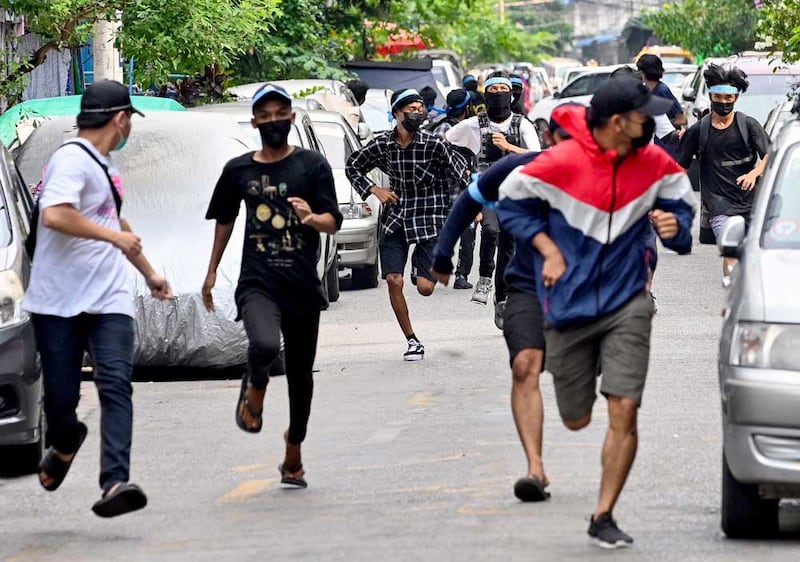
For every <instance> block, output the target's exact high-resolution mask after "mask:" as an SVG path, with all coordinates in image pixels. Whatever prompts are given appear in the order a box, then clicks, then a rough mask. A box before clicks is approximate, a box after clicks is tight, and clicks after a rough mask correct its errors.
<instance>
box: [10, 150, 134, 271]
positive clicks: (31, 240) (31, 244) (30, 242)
mask: <svg viewBox="0 0 800 562" xmlns="http://www.w3.org/2000/svg"><path fill="white" fill-rule="evenodd" d="M71 144H72V145H75V146H79V147H80V148H81V149H82V150H83V151H84V152H85V153H86V154H88V155H89V156H90V157H91V158H92V160H94V161H95V162H97V165H98V166H100V167H101V168H103V171H104V172H105V174H106V177H107V178H108V185H109V187H110V188H111V194H112V195H113V196H114V204H115V205H116V207H117V216H119V213H120V211H121V210H122V198H121V197H120V195H119V192H117V188H116V187H115V186H114V180H113V179H111V174H109V173H108V166H106V165H105V164H103V163H102V162H100V160H99V159H98V158H97V156H95V155H94V154H93V153H92V151H91V150H89V149H88V148H87V147H86V145H84V144H83V143H80V142H65V143H64V144H62V145H61V146H60V147H59V149H61V148H64V147H65V146H69V145H71ZM40 198H41V191H40V193H39V197H37V199H36V205H35V206H34V207H33V212H32V213H31V230H30V232H29V233H28V237H27V238H26V239H25V250H27V252H28V257H30V259H31V260H33V254H34V252H35V251H36V234H37V231H38V230H39V212H40V211H39V199H40Z"/></svg>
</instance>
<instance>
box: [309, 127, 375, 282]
mask: <svg viewBox="0 0 800 562" xmlns="http://www.w3.org/2000/svg"><path fill="white" fill-rule="evenodd" d="M308 115H309V117H310V118H311V122H312V123H313V124H314V128H315V129H316V131H317V134H318V135H319V138H320V140H321V142H322V146H323V147H324V148H325V155H326V157H327V158H328V163H329V164H330V165H331V168H332V169H333V177H334V180H335V181H336V197H337V199H338V201H339V210H340V211H341V212H342V215H343V216H344V221H343V223H342V228H341V230H340V231H339V232H338V235H337V238H336V240H337V251H338V253H339V267H340V269H344V268H346V269H349V270H350V272H351V274H350V287H351V288H353V289H370V288H373V287H377V286H378V218H379V217H380V214H381V204H380V201H379V200H378V198H377V197H376V196H374V195H370V196H369V197H367V200H366V201H364V200H363V199H362V198H361V196H360V195H359V194H358V192H356V190H355V189H353V186H352V185H351V184H350V181H349V180H348V179H347V176H346V175H345V165H346V163H347V159H348V158H349V157H350V155H351V154H352V153H353V152H355V151H356V150H358V149H360V148H361V141H360V139H359V138H358V136H357V135H356V133H355V132H354V131H353V129H352V128H351V127H350V125H349V124H348V123H347V121H346V120H345V119H344V118H343V117H342V116H341V115H340V114H339V113H334V112H331V111H311V112H309V114H308ZM371 179H372V181H373V182H375V185H379V186H384V185H387V182H386V180H384V178H383V174H382V173H381V172H380V171H378V170H375V171H373V172H372V173H371Z"/></svg>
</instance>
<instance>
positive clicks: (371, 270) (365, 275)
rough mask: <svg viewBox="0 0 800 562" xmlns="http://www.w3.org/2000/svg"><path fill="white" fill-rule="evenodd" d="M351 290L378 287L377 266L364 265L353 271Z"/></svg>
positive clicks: (375, 264)
mask: <svg viewBox="0 0 800 562" xmlns="http://www.w3.org/2000/svg"><path fill="white" fill-rule="evenodd" d="M351 286H352V288H353V289H374V288H375V287H377V286H378V264H377V263H374V264H372V265H365V266H364V267H359V268H357V269H354V270H353V280H352V281H351Z"/></svg>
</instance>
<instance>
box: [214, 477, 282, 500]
mask: <svg viewBox="0 0 800 562" xmlns="http://www.w3.org/2000/svg"><path fill="white" fill-rule="evenodd" d="M277 481H278V479H277V478H269V479H267V480H245V481H244V482H242V483H240V484H239V485H237V486H236V487H235V488H234V489H233V490H231V491H230V492H228V493H227V494H225V495H224V496H222V498H220V500H219V502H218V503H241V502H245V501H247V500H249V499H250V498H252V497H253V496H255V495H257V494H260V493H261V492H263V491H264V490H266V489H267V488H269V487H270V486H272V485H273V484H275V483H276V482H277Z"/></svg>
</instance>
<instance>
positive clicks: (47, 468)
mask: <svg viewBox="0 0 800 562" xmlns="http://www.w3.org/2000/svg"><path fill="white" fill-rule="evenodd" d="M78 431H79V434H78V446H77V447H76V448H75V451H74V452H72V453H64V454H72V458H71V459H70V460H68V461H65V460H62V459H61V458H60V457H59V456H58V455H57V454H56V450H55V449H54V448H53V447H50V449H48V451H47V453H45V455H44V458H43V459H42V461H41V462H40V463H39V484H41V485H42V488H44V489H45V490H47V491H48V492H54V491H56V490H57V489H58V487H59V486H61V483H62V482H64V478H66V477H67V473H68V472H69V468H70V467H71V466H72V461H74V460H75V455H77V454H78V451H79V450H80V448H81V445H83V441H84V439H86V434H87V433H89V429H88V428H87V427H86V424H84V423H82V422H78ZM59 452H61V451H59ZM42 473H45V474H47V476H48V477H49V478H50V479H51V480H52V482H51V483H50V484H47V485H45V483H44V482H43V481H42Z"/></svg>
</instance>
